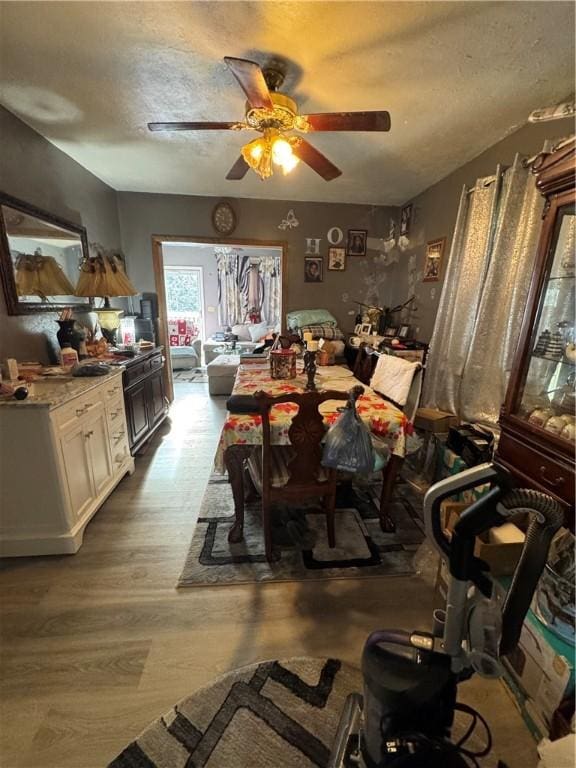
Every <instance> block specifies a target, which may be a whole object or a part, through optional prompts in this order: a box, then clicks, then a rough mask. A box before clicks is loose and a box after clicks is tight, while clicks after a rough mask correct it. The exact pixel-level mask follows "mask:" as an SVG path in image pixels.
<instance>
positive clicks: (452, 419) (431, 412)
mask: <svg viewBox="0 0 576 768" xmlns="http://www.w3.org/2000/svg"><path fill="white" fill-rule="evenodd" d="M457 423H458V419H457V417H456V416H455V414H453V413H448V412H447V411H437V410H436V409H435V408H418V410H417V411H416V417H415V419H414V426H415V427H416V429H423V430H425V431H426V432H448V430H449V429H450V427H455V426H456V424H457Z"/></svg>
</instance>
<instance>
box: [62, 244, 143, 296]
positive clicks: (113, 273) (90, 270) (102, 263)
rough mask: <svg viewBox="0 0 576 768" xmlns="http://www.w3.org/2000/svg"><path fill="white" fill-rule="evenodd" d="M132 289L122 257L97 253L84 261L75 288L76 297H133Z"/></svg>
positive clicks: (134, 292)
mask: <svg viewBox="0 0 576 768" xmlns="http://www.w3.org/2000/svg"><path fill="white" fill-rule="evenodd" d="M137 293H138V291H137V290H136V289H135V288H134V286H133V285H132V283H131V282H130V280H129V279H128V277H127V275H126V272H125V271H124V263H123V260H122V257H121V256H119V255H117V254H114V253H104V252H103V251H99V252H98V255H97V256H91V257H89V258H87V259H84V261H83V262H82V265H81V267H80V277H79V279H78V285H77V286H76V296H89V297H93V296H102V297H104V298H109V297H110V296H135V295H136V294H137Z"/></svg>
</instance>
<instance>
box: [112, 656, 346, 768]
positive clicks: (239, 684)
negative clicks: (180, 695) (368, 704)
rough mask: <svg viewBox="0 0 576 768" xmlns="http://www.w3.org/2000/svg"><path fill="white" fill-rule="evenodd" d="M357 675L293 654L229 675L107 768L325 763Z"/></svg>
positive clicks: (306, 766)
mask: <svg viewBox="0 0 576 768" xmlns="http://www.w3.org/2000/svg"><path fill="white" fill-rule="evenodd" d="M360 690H361V677H360V672H359V671H358V670H357V669H354V668H353V667H351V666H348V665H347V664H344V663H342V662H341V661H338V660H337V659H313V658H307V657H302V658H291V659H286V660H282V661H268V662H264V663H261V664H252V665H250V666H248V667H242V668H241V669H238V670H234V671H233V672H229V673H228V674H227V675H224V676H223V677H221V678H219V679H218V680H216V681H215V682H214V683H212V684H210V685H208V686H206V687H205V688H202V689H200V690H199V691H197V692H196V693H194V694H192V695H191V696H189V697H187V698H185V699H183V700H182V701H181V702H180V703H179V704H177V705H176V706H175V707H174V708H173V709H171V710H170V711H169V712H168V713H167V714H166V715H164V717H161V718H159V719H158V720H156V721H155V722H153V723H152V724H151V725H150V726H149V727H148V728H146V730H145V731H144V732H143V733H142V734H141V735H140V736H138V738H137V739H136V740H135V741H133V742H132V743H131V744H129V745H128V746H127V747H126V749H124V750H123V752H121V754H120V755H118V757H116V758H115V759H114V760H113V761H112V762H111V763H110V765H109V768H186V767H187V766H194V768H326V766H327V765H328V759H329V756H330V751H331V749H332V744H333V741H334V738H335V735H336V731H337V727H338V721H339V719H340V713H341V711H342V707H343V706H344V701H345V699H346V697H347V695H348V694H349V693H352V692H353V691H360Z"/></svg>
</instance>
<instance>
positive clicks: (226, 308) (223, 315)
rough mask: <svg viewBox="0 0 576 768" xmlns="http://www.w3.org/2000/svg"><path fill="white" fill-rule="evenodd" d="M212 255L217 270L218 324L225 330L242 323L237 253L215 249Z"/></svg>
mask: <svg viewBox="0 0 576 768" xmlns="http://www.w3.org/2000/svg"><path fill="white" fill-rule="evenodd" d="M214 255H215V257H216V266H217V269H218V322H219V323H220V325H221V326H222V327H223V328H226V327H228V326H230V327H231V326H233V325H236V323H241V322H242V299H241V294H240V290H239V284H240V277H241V276H240V264H239V259H238V253H237V251H235V250H233V249H232V248H215V249H214Z"/></svg>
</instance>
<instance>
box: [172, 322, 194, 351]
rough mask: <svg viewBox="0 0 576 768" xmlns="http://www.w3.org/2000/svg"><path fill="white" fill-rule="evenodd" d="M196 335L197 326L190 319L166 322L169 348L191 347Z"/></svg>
mask: <svg viewBox="0 0 576 768" xmlns="http://www.w3.org/2000/svg"><path fill="white" fill-rule="evenodd" d="M198 333H199V331H198V326H197V325H196V323H195V322H194V321H193V320H191V319H190V318H178V319H175V318H170V319H169V320H168V335H169V337H170V346H171V347H191V346H192V342H193V341H194V339H195V338H196V337H197V336H198Z"/></svg>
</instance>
